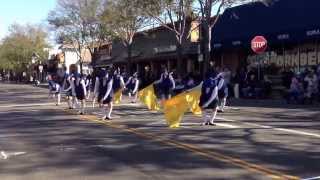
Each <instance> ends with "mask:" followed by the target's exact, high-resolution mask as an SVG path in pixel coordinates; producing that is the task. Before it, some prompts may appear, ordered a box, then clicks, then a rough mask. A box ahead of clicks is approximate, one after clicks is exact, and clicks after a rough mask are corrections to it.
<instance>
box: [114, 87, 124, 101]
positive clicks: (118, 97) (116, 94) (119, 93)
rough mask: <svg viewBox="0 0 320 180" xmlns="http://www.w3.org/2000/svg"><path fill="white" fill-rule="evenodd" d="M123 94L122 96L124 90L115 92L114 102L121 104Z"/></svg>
mask: <svg viewBox="0 0 320 180" xmlns="http://www.w3.org/2000/svg"><path fill="white" fill-rule="evenodd" d="M121 96H122V90H121V89H120V90H118V91H117V92H116V93H115V94H114V98H113V102H114V103H115V104H119V103H120V101H121Z"/></svg>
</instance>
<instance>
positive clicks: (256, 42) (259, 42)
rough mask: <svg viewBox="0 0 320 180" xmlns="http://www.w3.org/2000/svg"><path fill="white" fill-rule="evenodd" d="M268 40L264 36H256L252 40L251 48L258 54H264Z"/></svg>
mask: <svg viewBox="0 0 320 180" xmlns="http://www.w3.org/2000/svg"><path fill="white" fill-rule="evenodd" d="M267 47H268V42H267V40H266V39H265V38H264V37H263V36H256V37H254V38H253V39H252V41H251V49H252V50H253V52H255V53H257V54H262V53H264V52H265V51H266V49H267Z"/></svg>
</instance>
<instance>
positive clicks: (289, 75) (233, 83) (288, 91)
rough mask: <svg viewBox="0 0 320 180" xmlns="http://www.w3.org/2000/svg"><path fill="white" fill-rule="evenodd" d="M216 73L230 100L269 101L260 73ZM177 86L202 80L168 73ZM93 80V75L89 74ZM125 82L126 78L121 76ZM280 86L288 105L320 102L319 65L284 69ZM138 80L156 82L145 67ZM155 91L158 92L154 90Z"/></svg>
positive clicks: (14, 77)
mask: <svg viewBox="0 0 320 180" xmlns="http://www.w3.org/2000/svg"><path fill="white" fill-rule="evenodd" d="M211 68H212V70H213V71H215V72H216V73H223V76H224V81H225V84H226V86H227V87H228V91H229V93H228V94H229V97H231V96H233V97H236V98H250V99H263V98H271V97H272V92H273V88H274V84H275V83H274V82H272V80H271V79H270V76H269V75H267V73H265V72H264V71H263V70H259V69H257V68H255V67H251V66H248V67H247V68H244V67H243V68H239V69H238V70H237V71H236V72H231V70H230V69H228V68H226V67H223V68H222V67H219V66H212V67H211ZM171 73H172V75H173V77H174V79H175V81H176V86H175V89H173V92H172V93H173V94H178V93H180V92H182V91H184V90H186V89H190V88H192V87H195V86H196V85H198V84H200V82H201V81H202V76H201V75H200V73H188V74H186V76H184V77H178V76H177V73H176V72H175V71H173V72H171ZM92 75H93V76H94V74H92ZM123 76H124V78H125V79H126V78H128V77H127V76H126V74H125V73H124V74H123ZM281 78H282V79H281V81H282V84H280V85H281V86H282V87H283V88H284V89H283V90H282V95H283V96H284V98H285V100H286V101H287V102H288V103H297V104H311V103H313V102H314V101H315V100H320V65H319V66H318V67H309V68H305V69H304V70H303V71H302V72H298V73H297V72H294V70H292V69H288V68H287V69H284V70H283V71H282V73H281ZM139 79H140V80H141V85H140V88H144V87H146V86H147V85H149V84H151V83H152V82H154V81H155V80H157V79H158V76H157V75H155V74H153V72H151V70H150V67H148V66H147V67H146V68H145V69H144V70H143V71H142V72H141V73H139ZM0 80H2V81H8V80H10V81H16V82H24V81H28V80H29V79H27V77H26V74H23V73H21V74H15V73H10V74H9V73H8V74H4V73H1V75H0ZM156 90H157V89H156Z"/></svg>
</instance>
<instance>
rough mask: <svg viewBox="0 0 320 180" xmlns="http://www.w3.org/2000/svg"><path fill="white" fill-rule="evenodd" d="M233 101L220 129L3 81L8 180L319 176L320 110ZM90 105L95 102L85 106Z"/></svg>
mask: <svg viewBox="0 0 320 180" xmlns="http://www.w3.org/2000/svg"><path fill="white" fill-rule="evenodd" d="M242 101H243V102H241V103H239V102H235V103H234V104H232V103H231V106H230V107H229V108H228V109H227V110H226V112H225V113H223V114H219V115H218V119H217V126H215V127H211V126H210V127H209V126H205V127H204V126H200V124H201V118H200V117H195V116H192V115H191V114H187V115H186V116H185V117H184V119H183V122H182V127H181V128H179V129H169V128H167V126H166V123H165V120H164V116H163V113H161V112H149V111H148V110H147V109H145V108H144V107H143V106H142V105H133V104H129V103H127V102H123V103H122V104H121V105H117V106H116V107H115V108H114V118H113V120H112V121H110V122H108V121H102V120H100V119H101V117H102V114H101V110H99V109H98V108H94V109H93V108H92V107H90V108H88V112H87V114H86V115H84V116H80V115H78V114H77V112H76V111H70V110H67V109H66V103H65V102H63V104H62V105H61V106H55V105H54V103H53V102H52V101H51V100H50V99H48V91H47V90H46V89H43V88H36V87H32V86H31V85H14V84H0V179H1V180H20V179H21V180H29V179H30V180H38V179H40V180H43V179H44V180H47V179H49V180H51V179H52V180H55V179H57V180H60V179H68V180H69V179H70V180H73V179H74V180H78V179H83V180H87V179H88V180H100V179H101V180H102V179H118V180H126V179H128V180H131V179H132V180H135V179H137V180H144V179H152V180H153V179H161V180H166V179H170V180H171V179H182V180H195V179H199V180H209V179H210V180H211V179H237V180H238V179H240V180H242V179H245V180H250V179H259V180H260V179H312V178H317V177H318V176H320V108H319V107H318V106H313V107H312V106H308V107H307V106H288V105H286V104H284V103H283V104H281V103H280V104H273V103H272V102H271V101H270V102H268V103H265V105H263V104H264V102H263V101H262V102H261V101H259V102H253V103H252V101H251V102H247V101H246V100H242ZM88 105H90V103H88Z"/></svg>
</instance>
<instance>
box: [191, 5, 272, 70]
mask: <svg viewBox="0 0 320 180" xmlns="http://www.w3.org/2000/svg"><path fill="white" fill-rule="evenodd" d="M253 1H262V2H265V3H269V2H270V1H272V0H196V4H195V6H194V11H195V12H197V13H198V14H200V19H199V21H200V22H201V27H202V28H201V29H202V37H201V39H202V45H203V46H204V48H203V49H204V63H203V69H204V72H206V71H207V68H208V67H209V62H210V60H211V57H210V52H211V40H212V37H211V32H212V29H213V28H214V26H215V25H216V23H217V22H218V20H219V18H220V16H221V13H222V11H223V10H225V9H226V8H230V7H232V6H234V5H239V4H243V3H248V2H253ZM215 8H216V11H214V9H215Z"/></svg>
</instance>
